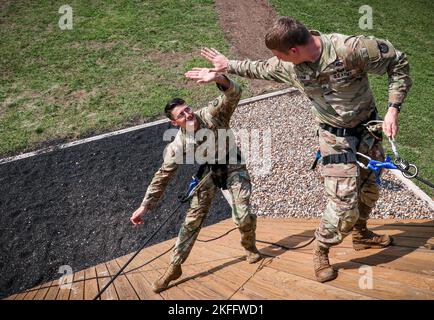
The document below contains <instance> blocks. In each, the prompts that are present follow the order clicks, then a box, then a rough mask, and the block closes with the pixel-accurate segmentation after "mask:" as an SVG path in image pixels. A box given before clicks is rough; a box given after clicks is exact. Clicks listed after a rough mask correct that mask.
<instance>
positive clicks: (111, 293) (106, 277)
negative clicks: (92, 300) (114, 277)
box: [95, 263, 119, 300]
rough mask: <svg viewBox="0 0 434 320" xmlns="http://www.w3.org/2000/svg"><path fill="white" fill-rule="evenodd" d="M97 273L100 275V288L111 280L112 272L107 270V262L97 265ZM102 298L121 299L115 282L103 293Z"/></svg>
mask: <svg viewBox="0 0 434 320" xmlns="http://www.w3.org/2000/svg"><path fill="white" fill-rule="evenodd" d="M95 270H96V274H97V277H98V287H99V288H100V290H102V288H104V286H105V285H106V284H107V283H108V282H109V281H110V279H111V278H110V273H109V271H108V270H107V266H106V265H105V263H101V264H99V265H97V266H95ZM99 299H100V300H119V298H118V294H117V292H116V288H115V286H114V285H113V283H112V284H111V285H110V286H109V287H108V288H107V289H106V290H105V291H104V292H103V293H102V295H101V297H100V298H99Z"/></svg>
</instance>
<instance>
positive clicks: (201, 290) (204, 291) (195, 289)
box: [149, 248, 223, 300]
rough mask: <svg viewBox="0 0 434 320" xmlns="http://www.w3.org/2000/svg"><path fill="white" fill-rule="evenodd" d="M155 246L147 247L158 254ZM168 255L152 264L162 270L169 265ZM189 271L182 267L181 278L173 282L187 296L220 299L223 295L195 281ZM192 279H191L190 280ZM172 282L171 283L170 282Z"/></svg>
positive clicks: (200, 298)
mask: <svg viewBox="0 0 434 320" xmlns="http://www.w3.org/2000/svg"><path fill="white" fill-rule="evenodd" d="M154 250H155V248H149V251H150V252H153V253H154V254H158V252H156V251H154ZM170 260H171V259H170V257H169V256H165V258H163V257H162V258H160V259H158V260H156V261H155V262H153V264H154V265H159V266H161V267H163V269H164V271H165V269H166V268H167V267H168V266H169V263H170ZM191 276H192V275H191V273H190V272H189V271H186V270H185V268H183V275H182V276H181V278H179V279H177V280H176V281H174V282H173V283H174V284H175V285H176V286H177V287H178V288H180V289H181V290H183V291H184V292H186V293H187V294H188V295H189V296H191V297H192V298H193V299H198V300H215V299H222V298H223V296H222V295H221V294H219V293H217V292H215V291H213V290H211V289H209V288H208V287H206V286H203V285H202V284H201V283H200V282H198V281H195V279H194V278H191ZM190 280H193V281H190ZM171 284H172V283H171Z"/></svg>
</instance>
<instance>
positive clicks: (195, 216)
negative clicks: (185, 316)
mask: <svg viewBox="0 0 434 320" xmlns="http://www.w3.org/2000/svg"><path fill="white" fill-rule="evenodd" d="M185 75H186V77H187V78H189V79H193V80H196V81H197V82H198V83H209V82H215V83H216V84H217V87H218V88H219V90H220V91H222V92H223V95H221V96H219V97H218V98H216V99H214V100H213V101H211V102H209V103H208V105H207V106H205V107H203V108H201V109H199V110H198V111H197V112H193V110H192V108H191V107H190V106H189V105H188V104H187V103H186V102H185V101H184V100H182V99H179V98H175V99H172V100H171V101H170V102H169V103H167V105H166V107H165V113H166V115H167V117H168V118H169V119H170V120H171V123H172V124H173V125H174V126H178V127H180V129H179V131H178V133H177V135H176V137H175V139H174V140H173V141H172V142H171V143H170V144H169V145H168V146H167V148H166V150H165V155H164V161H163V164H162V166H161V167H160V169H159V170H158V171H157V172H156V173H155V175H154V178H153V179H152V181H151V184H150V185H149V187H148V189H147V191H146V194H145V197H144V199H143V202H142V204H141V206H140V207H139V208H138V209H137V210H136V211H135V212H134V213H133V214H132V216H131V219H130V220H131V222H132V223H133V224H135V225H137V224H143V223H144V222H143V220H142V218H143V216H144V215H145V214H146V213H147V212H148V211H149V210H151V209H152V208H154V207H155V205H156V203H157V202H158V200H159V199H160V197H161V195H162V194H163V192H164V190H165V189H166V186H167V184H168V183H169V181H170V179H171V178H172V177H173V176H174V174H175V172H176V169H177V168H178V165H179V164H180V162H181V163H182V161H183V159H184V156H185V155H186V150H187V149H188V148H189V147H192V148H193V149H194V152H199V150H201V151H204V152H205V151H206V150H208V151H209V150H215V152H216V154H215V156H214V155H212V158H213V159H212V160H213V161H209V163H208V162H207V163H208V164H209V165H208V164H204V165H205V166H206V168H207V169H206V170H212V174H211V177H212V179H207V180H205V181H204V184H203V185H202V187H201V188H200V189H199V190H198V191H197V192H196V193H194V195H193V197H192V199H191V202H190V208H189V209H188V211H187V215H186V218H185V221H184V223H183V224H182V226H181V229H180V231H179V235H178V239H177V242H176V245H175V247H174V249H173V255H172V261H171V263H170V265H169V267H168V269H167V270H166V272H165V273H164V275H163V276H162V277H161V278H160V279H158V280H157V281H156V282H154V283H153V284H152V287H153V290H154V291H155V292H160V291H163V290H165V289H166V288H167V287H168V285H169V282H170V281H172V280H175V279H178V278H179V277H180V276H181V274H182V270H181V264H182V263H183V262H184V261H185V260H186V259H187V257H188V255H189V253H190V251H191V249H192V247H193V244H194V242H195V240H196V238H197V236H198V234H199V231H200V229H201V226H202V222H203V221H204V219H205V217H206V214H207V213H208V211H209V208H210V206H211V202H212V200H213V199H214V196H215V193H216V192H217V189H218V188H221V189H222V190H227V192H228V193H229V195H230V196H229V199H230V201H231V203H230V205H231V208H232V218H233V220H234V222H235V224H236V225H237V227H238V229H239V231H240V233H241V245H242V246H243V247H244V249H245V251H246V259H247V261H248V262H249V263H255V262H257V261H259V260H260V259H261V255H260V253H259V251H258V249H257V248H256V244H255V242H256V236H255V230H256V215H254V214H253V213H251V212H250V194H251V182H250V176H249V173H248V172H247V168H246V165H245V164H243V163H241V162H242V161H241V153H240V150H239V149H238V147H237V146H236V144H235V142H234V141H232V142H233V143H232V145H231V143H229V144H226V137H224V138H225V141H224V142H223V144H222V143H220V144H219V141H218V139H220V138H221V136H219V133H218V131H219V130H230V128H229V121H230V118H231V116H232V114H233V112H234V110H235V108H236V107H237V105H238V102H239V100H240V97H241V88H240V86H239V85H238V84H237V83H235V82H233V81H232V80H230V79H228V78H227V77H226V76H224V75H222V74H220V73H218V72H214V71H210V70H209V69H206V68H195V69H193V70H191V71H189V72H187V73H186V74H185ZM190 129H191V131H193V132H194V133H197V132H198V131H199V130H209V131H208V133H210V134H211V135H210V136H213V137H215V141H211V143H213V144H214V143H215V148H208V149H207V148H201V145H202V147H203V143H205V141H204V139H202V140H201V139H199V138H198V137H197V135H192V136H190V135H189V133H191V132H189V130H190ZM206 143H208V144H209V143H210V141H206ZM222 145H223V146H225V147H224V148H223V149H224V150H223V152H222V148H221V146H222ZM232 151H234V152H233V153H234V154H235V157H233V158H235V159H232V158H230V157H229V156H228V155H229V154H230V153H231V152H232ZM221 153H222V154H221ZM204 158H206V157H204ZM180 159H181V161H179V160H180ZM222 160H223V161H222ZM231 160H232V161H231ZM215 168H218V170H215ZM214 170H215V171H214ZM205 173H206V171H204V172H203V175H204V174H205Z"/></svg>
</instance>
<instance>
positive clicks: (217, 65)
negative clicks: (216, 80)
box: [200, 47, 229, 72]
mask: <svg viewBox="0 0 434 320" xmlns="http://www.w3.org/2000/svg"><path fill="white" fill-rule="evenodd" d="M200 54H201V56H202V57H204V58H205V59H207V60H208V61H209V62H211V63H212V64H213V65H214V68H213V69H211V71H214V72H224V71H226V69H227V67H228V64H229V59H228V58H226V56H224V55H222V54H221V53H220V52H218V51H217V50H216V49H214V48H211V49H210V48H206V47H205V48H203V49H202V50H200Z"/></svg>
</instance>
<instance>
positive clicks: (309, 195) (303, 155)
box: [231, 93, 434, 219]
mask: <svg viewBox="0 0 434 320" xmlns="http://www.w3.org/2000/svg"><path fill="white" fill-rule="evenodd" d="M309 109H310V106H309V100H308V99H307V98H305V97H304V96H303V95H301V94H299V93H295V94H292V95H284V96H279V97H274V98H269V99H266V100H262V101H258V102H254V103H251V104H248V105H244V106H239V107H238V108H237V110H236V111H235V113H234V115H233V116H232V120H231V126H232V128H234V129H235V130H236V129H247V130H248V131H249V132H251V130H253V129H255V130H258V129H260V130H265V129H270V130H271V153H272V157H271V170H270V171H269V173H268V174H266V175H263V176H260V175H259V174H258V170H256V169H257V168H259V167H258V164H257V163H255V161H252V160H251V159H248V161H247V167H248V169H249V172H250V175H251V178H252V184H253V193H252V198H251V200H252V209H253V212H255V213H256V214H257V215H258V216H271V217H296V218H318V217H321V215H322V212H323V211H324V209H325V206H326V197H325V194H324V188H323V184H322V182H321V179H320V178H321V176H320V173H319V168H318V167H319V166H320V164H318V167H317V169H316V171H312V170H310V167H311V165H312V162H313V160H314V158H315V153H316V150H317V147H318V140H317V137H316V125H315V122H314V120H313V116H312V115H311V113H310V110H309ZM261 150H262V145H261ZM382 181H383V184H382V187H381V191H380V192H381V195H380V199H379V201H378V202H377V206H376V208H375V209H374V211H373V212H372V214H371V217H372V218H387V219H391V218H397V219H433V218H434V211H433V210H431V209H430V208H429V206H428V204H427V203H426V202H424V201H422V200H420V199H419V198H418V197H416V196H415V195H414V193H413V192H412V191H410V190H409V189H408V188H407V187H406V186H405V185H404V184H402V182H400V181H399V180H398V179H397V178H396V177H394V176H393V175H392V174H391V173H389V172H386V173H385V174H383V176H382Z"/></svg>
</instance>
